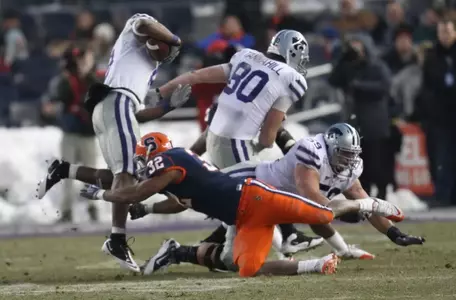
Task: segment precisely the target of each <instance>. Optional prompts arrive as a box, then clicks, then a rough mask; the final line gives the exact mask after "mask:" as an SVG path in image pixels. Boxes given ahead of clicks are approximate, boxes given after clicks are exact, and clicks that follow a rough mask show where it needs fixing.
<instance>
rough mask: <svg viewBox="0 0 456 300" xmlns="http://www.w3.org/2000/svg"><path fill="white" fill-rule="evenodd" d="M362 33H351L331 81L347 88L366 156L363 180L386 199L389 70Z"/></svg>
mask: <svg viewBox="0 0 456 300" xmlns="http://www.w3.org/2000/svg"><path fill="white" fill-rule="evenodd" d="M369 41H371V40H369V39H366V38H365V36H363V35H353V36H351V37H350V38H349V39H348V41H347V42H346V44H345V45H344V46H345V48H344V50H343V54H342V56H341V58H340V60H339V61H338V62H337V63H336V64H335V67H334V69H333V71H332V73H331V74H330V77H329V83H330V84H331V85H333V86H334V87H337V88H340V89H342V90H343V91H344V94H345V96H346V99H347V104H346V105H345V106H346V107H347V108H348V110H349V114H348V115H352V118H351V120H349V122H351V123H352V124H353V125H354V126H356V127H357V128H358V129H359V131H360V134H361V136H362V137H363V139H362V141H361V146H362V147H363V154H362V157H363V159H364V162H365V163H364V172H363V175H362V176H361V178H360V179H361V183H362V184H363V186H364V188H365V189H366V191H370V189H371V187H372V185H373V184H375V185H376V186H377V189H378V195H377V196H378V197H379V198H383V199H385V197H386V185H387V184H388V180H389V178H388V177H389V168H385V166H384V165H383V163H384V161H387V159H388V158H387V157H384V156H385V153H386V150H385V149H387V144H388V142H387V141H388V138H389V136H390V124H391V119H390V116H389V109H388V94H389V88H390V77H391V74H390V71H389V70H388V67H387V66H386V65H385V63H383V62H382V61H381V60H379V59H377V58H376V57H375V55H374V54H373V53H374V51H373V47H374V45H373V43H372V42H369Z"/></svg>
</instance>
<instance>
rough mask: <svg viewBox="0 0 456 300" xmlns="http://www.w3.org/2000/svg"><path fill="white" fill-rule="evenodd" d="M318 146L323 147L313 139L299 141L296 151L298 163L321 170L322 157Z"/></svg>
mask: <svg viewBox="0 0 456 300" xmlns="http://www.w3.org/2000/svg"><path fill="white" fill-rule="evenodd" d="M318 147H322V146H321V144H320V143H318V142H317V141H315V140H313V139H303V140H301V141H299V145H298V147H297V149H296V151H295V153H294V155H295V158H296V163H297V164H302V165H304V166H306V167H308V168H312V169H314V170H316V171H317V172H320V168H321V164H322V159H321V158H320V156H319V155H318V152H317V148H318Z"/></svg>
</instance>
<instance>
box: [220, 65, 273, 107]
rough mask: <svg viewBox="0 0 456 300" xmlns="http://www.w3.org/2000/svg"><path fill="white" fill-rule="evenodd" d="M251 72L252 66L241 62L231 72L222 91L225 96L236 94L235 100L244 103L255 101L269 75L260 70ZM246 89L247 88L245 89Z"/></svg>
mask: <svg viewBox="0 0 456 300" xmlns="http://www.w3.org/2000/svg"><path fill="white" fill-rule="evenodd" d="M251 70H252V66H251V65H249V64H248V63H246V62H241V63H240V64H239V65H237V67H236V69H235V70H234V71H233V73H232V75H231V77H230V81H229V83H228V84H227V86H226V87H225V89H224V90H223V91H224V92H225V94H227V95H231V94H233V93H236V98H237V99H238V100H240V101H242V102H244V103H249V102H252V101H253V100H255V98H256V97H257V96H258V95H259V94H260V92H261V90H262V89H263V88H264V87H265V85H266V84H267V83H268V81H269V75H268V74H267V73H265V72H263V71H261V70H255V71H253V72H250V71H251ZM247 87H248V88H247Z"/></svg>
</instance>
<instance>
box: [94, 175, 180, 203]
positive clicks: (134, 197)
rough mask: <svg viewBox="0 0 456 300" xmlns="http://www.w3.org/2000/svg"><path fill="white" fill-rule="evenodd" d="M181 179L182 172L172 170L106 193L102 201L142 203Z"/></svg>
mask: <svg viewBox="0 0 456 300" xmlns="http://www.w3.org/2000/svg"><path fill="white" fill-rule="evenodd" d="M181 177H182V173H181V171H178V170H171V171H169V172H165V173H163V174H161V175H158V176H155V177H153V178H151V179H148V180H145V181H142V182H141V183H139V184H136V185H133V186H129V187H125V188H121V189H115V190H110V191H105V192H104V193H103V194H102V199H103V200H105V201H108V202H114V203H137V202H141V201H144V200H146V199H147V198H149V197H151V196H152V195H154V194H156V193H158V192H160V191H161V190H163V189H164V188H165V187H166V186H168V185H169V184H170V183H172V182H175V181H177V180H179V179H180V178H181Z"/></svg>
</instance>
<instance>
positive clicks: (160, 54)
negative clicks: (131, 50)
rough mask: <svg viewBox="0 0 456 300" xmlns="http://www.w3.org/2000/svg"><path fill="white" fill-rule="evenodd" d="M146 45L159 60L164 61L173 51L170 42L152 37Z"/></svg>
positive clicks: (150, 53) (153, 56)
mask: <svg viewBox="0 0 456 300" xmlns="http://www.w3.org/2000/svg"><path fill="white" fill-rule="evenodd" d="M146 47H147V51H148V52H149V55H150V56H151V57H152V58H153V59H154V60H155V61H158V62H163V61H164V60H165V59H166V58H167V57H168V56H169V55H170V53H171V47H170V46H169V45H168V44H166V43H165V42H162V41H159V40H156V39H152V38H151V39H149V40H148V41H147V42H146Z"/></svg>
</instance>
